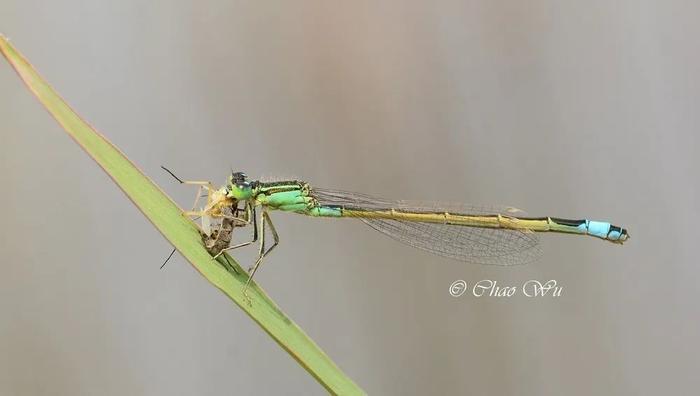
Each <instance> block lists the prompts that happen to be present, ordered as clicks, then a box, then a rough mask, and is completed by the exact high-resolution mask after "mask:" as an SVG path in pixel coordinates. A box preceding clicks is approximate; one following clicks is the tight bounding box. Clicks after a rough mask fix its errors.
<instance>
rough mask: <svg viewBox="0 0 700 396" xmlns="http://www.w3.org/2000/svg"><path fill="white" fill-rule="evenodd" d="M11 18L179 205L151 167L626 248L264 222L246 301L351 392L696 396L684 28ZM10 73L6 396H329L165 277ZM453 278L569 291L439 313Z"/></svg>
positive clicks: (693, 176) (312, 15)
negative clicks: (292, 334)
mask: <svg viewBox="0 0 700 396" xmlns="http://www.w3.org/2000/svg"><path fill="white" fill-rule="evenodd" d="M0 10H1V11H0V32H2V33H4V34H5V35H6V36H8V37H9V38H10V39H12V41H13V43H14V45H16V46H17V48H18V49H19V50H20V51H22V52H23V53H24V54H25V55H26V56H27V57H28V58H29V59H30V61H31V62H32V63H33V64H34V65H35V67H37V68H38V70H39V71H40V72H41V73H42V74H43V75H44V76H45V77H46V78H47V79H48V80H49V81H50V82H51V83H52V84H53V86H54V87H55V88H56V89H57V90H58V91H59V92H60V93H61V94H62V95H63V96H64V97H65V98H66V99H67V100H68V101H69V102H70V103H71V104H72V105H73V106H74V108H75V109H77V110H78V112H79V113H81V114H82V115H83V116H84V117H85V118H86V119H87V120H88V121H89V122H91V123H92V124H93V125H94V126H95V127H96V128H98V129H99V130H100V131H102V132H103V133H104V134H105V135H106V136H107V137H108V138H109V139H111V140H112V141H113V142H114V143H115V144H116V145H117V146H119V147H120V148H121V149H122V150H123V151H124V152H125V153H126V154H127V155H129V156H130V158H131V159H132V160H133V161H134V162H135V163H137V164H138V165H139V166H140V167H141V169H143V170H144V171H145V172H146V173H147V174H148V175H149V176H151V177H152V178H153V179H154V181H155V182H156V183H158V184H160V185H161V186H162V187H163V189H164V190H165V191H167V192H168V193H169V194H171V196H173V197H174V198H175V199H176V200H177V201H178V202H179V203H180V204H181V205H182V206H183V207H184V206H188V205H189V204H190V202H191V199H192V196H193V193H194V191H193V190H192V189H190V188H187V187H183V186H180V185H178V184H177V183H175V182H174V181H173V180H172V178H171V177H170V176H168V175H167V174H165V173H164V172H163V171H161V170H160V169H159V166H160V165H161V164H165V165H167V166H169V167H171V168H172V169H173V170H174V171H175V172H176V173H177V174H178V175H179V176H180V177H182V178H187V179H210V180H213V181H214V182H215V183H217V184H219V183H221V182H223V181H224V180H225V178H226V176H227V174H228V172H229V170H230V169H231V168H234V169H239V170H243V171H246V172H247V173H248V174H249V175H250V176H251V177H253V178H257V177H270V176H281V177H297V178H302V179H304V180H308V181H309V182H311V183H313V184H314V185H317V186H324V187H331V188H342V189H347V190H355V191H360V192H366V193H371V194H375V195H379V196H385V197H388V198H403V199H423V200H432V199H439V200H447V201H464V202H469V203H475V204H507V205H513V206H516V207H519V208H523V209H526V210H527V211H528V212H529V213H530V214H533V215H550V216H561V217H572V218H579V217H588V218H592V219H599V220H609V221H611V222H613V223H615V224H619V225H623V226H626V227H628V229H629V230H630V233H631V235H632V238H631V240H630V242H629V243H628V244H626V245H625V246H623V247H620V246H615V245H613V244H610V243H606V242H604V241H600V240H596V239H594V238H582V237H571V236H561V235H545V236H543V248H544V250H545V253H544V256H543V257H542V259H541V260H539V261H538V262H536V263H534V264H531V265H528V266H521V267H516V268H494V267H484V266H477V265H472V264H466V263H459V262H454V261H451V260H448V259H443V258H440V257H434V256H431V255H429V254H427V253H424V252H421V251H417V250H414V249H411V248H409V247H404V246H403V245H400V244H398V243H396V242H394V241H392V240H391V239H389V238H387V237H384V236H382V235H381V234H378V233H376V232H375V231H373V230H371V229H369V228H367V227H366V226H364V225H363V224H362V223H359V222H356V221H350V220H347V221H346V220H333V221H331V220H320V219H313V218H305V217H302V216H295V215H293V214H284V213H282V214H277V215H276V216H274V217H273V219H274V220H275V221H276V223H275V224H276V225H277V228H278V231H279V233H280V234H281V238H282V240H281V244H280V246H279V247H278V250H276V251H275V252H274V253H273V254H272V255H271V256H270V257H269V259H268V260H267V261H266V264H265V265H264V266H263V267H262V270H261V271H260V272H258V274H259V275H258V276H257V280H258V282H259V283H260V284H261V285H262V287H264V288H265V289H266V290H267V291H268V293H269V294H270V295H271V296H272V297H273V298H275V299H276V300H277V301H278V302H279V304H280V305H281V307H282V308H283V309H284V310H285V311H286V312H287V313H288V314H289V315H290V316H291V317H292V318H293V319H294V320H295V321H296V322H297V323H298V324H299V325H300V326H301V327H302V328H304V329H305V331H307V332H308V334H309V335H310V336H311V337H312V338H313V339H314V340H316V341H317V342H318V344H319V345H320V346H321V347H322V348H324V350H325V351H326V352H327V353H328V354H329V356H331V357H332V358H333V359H334V361H335V362H336V363H337V364H338V365H339V366H340V367H341V368H342V369H343V370H344V371H345V372H346V373H347V374H348V375H349V376H350V377H352V378H353V379H354V380H355V381H356V382H357V383H358V384H359V385H360V386H362V387H363V388H364V389H365V390H366V391H367V392H369V393H370V394H381V395H425V394H479V395H515V394H517V395H562V394H566V395H589V394H605V395H639V394H648V395H652V394H672V393H677V394H689V393H694V392H696V391H697V387H698V376H697V370H698V368H699V365H698V363H699V358H698V353H699V352H700V347H699V346H698V332H699V331H700V326H699V317H700V316H699V314H700V312H699V309H698V304H697V302H696V301H697V299H698V297H699V293H700V287H698V285H699V282H698V281H699V279H698V278H699V276H698V275H699V274H700V271H699V270H698V268H697V266H698V263H697V258H696V257H695V256H694V254H693V253H694V251H695V250H696V249H693V248H692V245H693V244H697V241H696V238H697V236H698V232H697V228H696V227H697V224H698V222H700V217H699V216H698V209H697V208H698V204H697V203H698V198H699V191H700V188H699V187H698V175H697V173H698V170H699V169H700V166H699V165H700V164H699V160H698V157H697V156H696V151H697V150H698V137H697V136H698V129H699V127H700V112H698V104H699V101H700V77H699V76H698V70H700V48H699V43H700V41H699V40H698V37H699V36H698V35H699V34H700V28H699V27H698V24H697V16H698V15H700V6H699V5H698V3H697V2H691V1H687V2H683V1H670V2H663V3H660V2H655V1H623V2H608V1H590V2H561V1H529V2H516V1H512V2H490V1H485V0H484V1H462V2H459V1H437V2H430V3H429V4H428V2H419V1H414V2H397V1H388V2H372V1H355V2H324V1H315V2H314V1H303V2H284V1H277V2H260V1H257V2H253V1H199V2H194V1H191V2H187V1H171V2H165V1H161V2H140V1H133V0H129V1H121V2H87V1H63V2H51V1H8V0H2V1H0ZM0 63H1V64H0V138H1V139H2V144H1V145H0V185H2V191H1V194H0V208H2V210H3V227H2V228H0V249H1V251H2V275H1V276H0V394H1V395H49V394H50V395H97V394H99V395H123V394H130V395H162V394H172V395H222V394H246V395H252V394H290V395H309V394H324V393H325V392H324V390H323V389H322V388H321V387H320V386H319V385H318V384H317V383H316V381H315V380H314V379H312V377H311V376H309V375H308V374H307V373H306V372H305V371H304V370H303V369H302V368H301V367H300V366H299V365H298V364H297V363H296V362H295V361H294V360H293V359H292V358H290V357H289V356H288V355H287V354H286V353H285V352H284V351H283V350H282V349H280V348H279V347H278V346H277V345H276V344H275V343H274V342H273V341H272V340H271V339H270V338H269V337H268V336H267V335H266V334H265V333H264V332H263V331H261V330H260V329H259V328H258V326H257V325H256V324H254V323H253V322H252V321H251V320H250V319H249V318H248V317H247V316H246V315H245V314H244V313H243V312H242V311H241V310H240V309H238V308H237V307H235V306H234V305H233V304H232V303H231V302H230V301H229V300H228V299H227V298H226V297H225V296H224V295H223V294H222V293H220V292H219V291H218V290H217V289H215V288H214V287H212V286H211V285H209V284H208V283H207V282H206V281H205V280H204V279H203V278H202V277H201V276H200V275H199V274H198V273H197V272H196V271H195V270H194V269H193V268H192V267H191V266H190V265H189V264H188V263H187V262H185V261H184V260H183V259H182V258H181V257H178V256H175V258H174V259H173V260H172V261H171V262H170V263H169V264H168V266H167V267H166V268H165V269H164V270H162V271H161V270H159V269H158V267H159V266H160V264H161V262H162V260H163V259H164V258H165V256H167V254H168V253H169V251H170V249H171V246H170V245H169V244H168V243H167V242H166V241H165V240H164V239H163V237H162V236H161V235H160V234H159V233H158V232H157V231H156V230H155V229H154V228H153V227H152V226H151V224H150V223H149V222H148V221H147V220H146V219H145V218H144V217H143V216H142V215H141V213H140V212H139V211H138V210H137V209H136V208H135V207H134V206H133V205H132V204H131V202H130V201H129V200H128V199H125V196H124V195H123V194H122V193H121V191H120V190H119V189H118V188H117V187H116V186H115V185H114V184H113V183H112V182H111V180H110V179H109V178H107V177H105V174H104V173H103V171H102V170H101V169H99V168H98V167H97V166H96V165H95V164H94V163H93V162H92V160H90V159H89V158H88V157H87V155H85V154H84V153H83V152H82V151H81V150H80V149H79V147H78V146H77V145H76V144H75V143H74V142H73V141H72V140H71V139H69V138H68V136H67V135H66V134H65V133H64V132H63V131H62V130H61V129H60V128H59V126H58V125H57V124H56V123H55V122H54V121H53V119H51V118H50V116H49V115H48V114H47V113H46V112H45V111H44V110H43V109H42V108H41V106H40V105H39V104H38V102H37V101H36V100H35V99H34V98H33V97H32V96H31V95H30V94H29V92H28V91H27V90H26V89H25V88H24V86H23V85H22V84H21V82H20V81H19V79H18V78H17V76H16V75H15V73H14V72H13V71H12V70H11V69H10V67H9V66H8V65H7V63H6V62H5V61H4V60H3V61H2V62H0ZM273 215H274V213H273ZM244 237H245V238H247V235H240V238H241V239H243V238H244ZM254 251H255V248H251V249H249V250H247V251H241V252H237V253H236V256H237V257H238V258H239V260H240V261H241V263H243V265H244V266H247V264H248V263H250V262H251V261H252V259H253V256H254ZM458 279H463V280H465V281H467V283H468V285H469V287H471V286H472V285H473V284H474V283H475V282H477V281H479V280H482V279H491V280H496V281H497V282H498V283H499V284H501V285H515V286H518V287H519V286H520V285H521V284H522V283H523V282H525V281H527V280H529V279H539V280H543V281H545V280H549V279H555V280H557V282H558V283H559V285H560V286H563V288H564V289H563V293H562V296H561V297H559V298H544V299H528V298H525V297H523V296H522V295H520V294H518V295H517V296H514V297H511V298H507V299H498V298H475V297H473V296H470V295H469V294H465V295H463V296H462V297H460V298H454V297H451V296H450V295H449V293H448V288H449V286H450V284H451V283H452V282H453V281H455V280H458Z"/></svg>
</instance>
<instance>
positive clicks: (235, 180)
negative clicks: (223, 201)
mask: <svg viewBox="0 0 700 396" xmlns="http://www.w3.org/2000/svg"><path fill="white" fill-rule="evenodd" d="M226 189H227V190H228V194H227V196H228V197H229V198H233V199H236V200H238V201H244V200H246V199H249V198H250V197H251V196H252V195H253V188H252V186H251V185H250V182H248V180H247V177H246V174H245V173H243V172H231V176H229V178H228V185H227V186H226Z"/></svg>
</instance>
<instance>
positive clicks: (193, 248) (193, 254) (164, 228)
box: [0, 35, 364, 394]
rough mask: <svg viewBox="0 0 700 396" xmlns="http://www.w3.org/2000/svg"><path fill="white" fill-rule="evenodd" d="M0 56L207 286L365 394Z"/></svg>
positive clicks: (40, 85)
mask: <svg viewBox="0 0 700 396" xmlns="http://www.w3.org/2000/svg"><path fill="white" fill-rule="evenodd" d="M0 51H2V54H3V55H4V56H5V58H7V60H8V61H9V62H10V64H11V65H12V67H14V69H15V71H16V72H17V74H19V76H20V78H21V79H22V80H23V81H24V83H25V84H26V85H27V87H28V88H29V90H30V91H32V93H34V95H35V96H36V97H37V98H38V99H39V101H40V102H41V103H42V104H43V105H44V107H45V108H46V109H47V110H48V111H49V113H50V114H51V115H52V116H53V117H54V118H55V119H56V121H58V123H59V124H61V126H62V127H63V128H64V129H65V130H66V132H68V135H70V137H72V138H73V140H75V141H76V143H78V144H79V145H80V146H81V147H82V148H83V149H84V150H85V151H86V152H87V153H88V154H89V155H90V156H91V157H92V158H93V159H94V160H95V161H96V162H97V163H98V164H99V165H100V166H101V167H102V169H104V170H105V172H107V174H108V175H109V176H110V177H111V178H112V180H114V182H115V183H117V185H118V186H119V187H120V188H121V189H122V190H123V191H124V193H126V195H127V196H128V197H129V199H131V201H132V202H133V203H134V204H135V205H136V206H137V207H138V208H139V209H140V210H141V212H143V214H144V215H145V216H146V217H147V218H148V219H149V220H150V221H151V223H153V225H154V226H155V227H156V228H157V229H158V231H160V232H161V233H162V234H163V236H164V237H165V238H166V239H167V240H168V241H170V243H172V244H173V246H174V247H175V248H177V250H178V251H180V253H181V254H182V255H183V256H184V257H185V258H186V259H187V260H188V261H189V262H190V263H192V265H193V266H194V267H195V268H196V269H197V270H198V271H199V272H200V273H201V274H202V275H203V276H204V277H205V278H206V279H207V280H208V281H209V282H211V283H212V284H213V285H214V286H216V287H218V288H219V289H220V290H221V291H223V292H224V293H225V294H226V295H227V296H229V297H230V298H231V299H232V300H233V301H234V302H235V303H236V304H237V305H238V306H239V307H241V308H242V309H243V310H244V311H245V312H246V313H247V314H248V315H249V316H250V317H251V318H252V319H253V320H254V321H255V322H256V323H258V324H259V325H260V327H261V328H262V329H263V330H265V332H267V333H268V334H269V335H270V336H271V337H272V338H273V339H274V340H275V341H276V342H277V343H278V344H279V345H280V346H281V347H282V348H284V350H286V351H287V352H288V353H289V354H290V355H291V356H292V357H293V358H294V359H296V361H297V362H299V364H301V365H302V367H304V368H305V369H306V370H307V371H308V372H309V373H310V374H311V375H312V376H313V377H314V378H316V379H317V380H318V382H320V383H321V385H323V386H324V387H325V388H326V389H327V390H328V391H329V392H331V393H335V394H363V393H364V392H363V391H362V389H360V388H359V387H358V386H357V385H356V384H355V383H354V382H353V381H352V380H351V379H350V378H349V377H348V376H346V375H345V374H344V373H343V372H342V371H341V370H340V369H339V368H338V367H337V366H336V365H335V364H334V363H333V361H332V360H331V359H330V358H329V357H328V356H327V355H326V354H325V353H324V352H323V351H322V350H321V349H320V348H319V347H318V346H317V345H316V344H315V343H314V342H313V340H311V339H310V338H309V337H308V336H307V335H306V334H304V332H303V331H302V330H301V329H300V328H299V326H297V325H296V324H295V323H294V322H292V320H291V319H289V318H288V317H287V316H286V315H285V314H284V313H283V312H282V311H281V310H280V309H279V308H278V307H277V305H276V304H275V303H274V302H273V301H272V300H271V299H270V298H269V297H268V296H267V294H265V293H264V292H263V290H262V289H260V288H259V287H258V286H257V285H255V284H254V283H253V285H252V287H251V289H250V290H249V294H250V296H251V298H252V306H250V305H248V303H247V301H246V299H245V298H244V296H243V294H242V291H243V285H244V283H245V281H246V279H247V275H245V272H244V271H243V270H242V269H241V268H240V266H238V264H237V263H235V261H233V259H231V258H229V260H230V261H231V262H232V263H233V264H234V266H235V267H236V268H237V270H238V272H239V273H240V274H239V275H232V274H230V273H229V272H228V271H226V270H225V269H224V268H222V267H221V266H220V265H219V264H218V263H217V262H216V261H214V260H212V258H211V256H210V255H209V253H207V251H206V250H205V249H204V246H203V245H202V241H201V238H200V235H199V232H198V229H197V227H196V226H195V224H194V223H193V222H192V221H190V220H189V219H188V218H186V217H185V216H183V214H182V210H181V209H180V208H179V207H178V206H177V204H175V203H174V202H173V201H172V200H171V199H170V198H169V197H168V196H167V195H165V194H164V193H163V192H162V191H161V190H160V189H159V188H158V186H156V185H155V184H154V183H153V182H152V181H151V180H150V179H149V178H148V177H146V176H145V175H144V174H143V173H142V172H141V171H140V170H139V169H138V168H137V167H136V166H135V165H134V164H133V163H132V162H131V161H129V159H128V158H127V157H126V156H125V155H124V154H123V153H122V152H121V151H119V149H118V148H117V147H115V146H114V145H113V144H112V143H110V142H109V141H108V140H107V139H106V138H105V137H104V136H102V135H101V134H100V133H98V132H97V131H96V130H95V129H94V128H92V127H91V126H90V125H89V124H87V123H86V122H85V121H83V120H82V119H81V118H80V116H78V114H77V113H76V112H75V111H73V110H72V109H71V108H70V106H68V104H67V103H66V102H65V101H64V100H63V99H62V98H61V97H60V96H59V95H58V93H56V92H55V91H54V90H53V89H52V88H51V87H50V86H49V84H48V83H47V82H46V81H44V79H43V78H42V77H41V76H40V75H39V74H38V73H37V72H36V70H34V68H33V67H32V65H31V64H29V62H28V61H27V60H26V59H25V58H24V57H23V56H22V55H21V54H20V53H19V52H18V51H17V50H16V49H15V48H14V47H13V46H12V45H11V44H10V43H9V42H8V41H7V40H6V39H5V38H4V37H3V36H2V35H0Z"/></svg>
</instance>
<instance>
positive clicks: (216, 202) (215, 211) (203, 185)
mask: <svg viewBox="0 0 700 396" xmlns="http://www.w3.org/2000/svg"><path fill="white" fill-rule="evenodd" d="M164 169H165V168H164ZM166 171H167V169H166ZM168 172H169V173H170V174H171V175H172V172H170V171H168ZM173 176H174V177H176V176H175V175H173ZM176 179H178V180H179V181H180V182H181V183H185V184H193V185H199V191H198V193H197V195H198V199H199V197H200V195H201V193H202V192H203V191H206V192H207V194H206V197H207V203H206V205H205V206H204V207H202V208H201V209H200V210H194V209H193V210H192V211H189V212H186V214H187V215H190V216H201V218H202V220H203V225H204V224H205V223H204V220H205V219H207V220H206V221H207V222H208V221H210V220H217V221H218V220H220V221H221V227H220V231H219V232H218V233H216V235H215V236H213V235H214V234H207V236H206V237H204V243H205V245H207V246H209V245H211V249H213V250H210V253H212V255H215V257H217V256H218V255H220V254H221V253H222V252H223V251H226V250H232V249H237V248H239V247H243V246H246V245H249V244H252V243H254V242H256V241H257V240H258V239H259V240H260V246H259V250H258V258H257V260H256V261H255V263H254V264H253V266H252V267H251V268H250V270H249V277H248V281H247V282H246V285H245V288H244V294H245V295H246V296H247V294H246V292H247V290H248V286H249V285H250V282H251V280H252V278H253V276H254V275H255V272H256V271H257V269H258V268H259V266H260V265H261V263H262V261H263V259H264V258H265V256H267V255H268V254H269V253H270V252H271V251H272V250H273V249H274V248H275V247H276V246H277V245H278V243H279V236H278V235H277V231H276V230H275V226H274V225H273V223H272V220H271V218H270V214H269V212H271V211H274V210H277V211H282V212H292V213H297V214H303V215H307V216H311V217H328V218H354V219H359V220H361V221H362V222H364V223H365V224H367V225H369V226H370V227H372V228H374V229H375V230H377V231H379V232H381V233H383V234H386V235H388V236H390V237H392V238H393V239H396V240H398V241H399V242H402V243H404V244H407V245H410V246H413V247H416V248H418V249H422V250H425V251H428V252H430V253H434V254H437V255H440V256H445V257H449V258H452V259H456V260H460V261H466V262H472V263H479V264H496V265H515V264H524V263H527V262H530V261H533V260H534V259H536V258H537V257H539V254H540V249H539V238H538V236H537V234H538V233H543V232H555V233H566V234H575V235H589V236H593V237H596V238H599V239H603V240H606V241H609V242H613V243H615V244H622V243H624V242H625V241H626V240H627V239H628V238H629V234H628V233H627V230H626V229H624V228H622V227H618V226H615V225H612V224H610V223H608V222H604V221H594V220H587V219H581V220H571V219H564V218H558V217H527V216H526V215H525V214H524V212H522V211H519V210H517V209H514V208H510V207H479V206H471V205H464V204H448V203H443V202H412V201H394V200H387V199H383V198H377V197H373V196H370V195H365V194H359V193H353V192H348V191H340V190H330V189H323V188H315V187H312V186H311V185H309V184H308V183H306V182H304V181H300V180H285V181H275V182H262V181H258V180H253V181H249V180H248V179H247V177H246V175H245V174H244V173H241V172H232V173H231V174H230V175H229V177H228V180H227V182H226V184H225V185H223V186H222V187H219V188H215V187H214V186H213V185H212V184H211V183H210V182H205V181H182V180H180V179H179V178H177V177H176ZM197 202H198V201H195V205H194V207H197ZM239 205H242V207H240V208H239ZM258 208H259V211H260V214H259V215H257V213H256V212H257V209H258ZM226 219H230V220H231V222H232V223H228V222H226V221H225V220H226ZM256 219H257V220H256ZM224 223H226V225H225V226H224ZM251 223H252V224H253V239H252V240H251V241H249V242H245V243H242V244H238V245H235V246H227V247H225V248H224V247H223V246H224V245H227V244H228V243H230V241H231V236H230V235H231V234H232V233H233V230H234V229H235V228H236V227H239V226H240V227H244V226H247V225H249V224H251ZM202 228H203V229H206V227H204V226H203V227H202ZM268 228H269V230H270V233H271V234H272V237H273V243H272V245H271V246H269V247H266V244H265V242H266V241H265V234H266V231H267V229H268ZM208 249H209V247H208ZM217 250H218V253H216V252H217Z"/></svg>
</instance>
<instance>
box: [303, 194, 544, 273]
mask: <svg viewBox="0 0 700 396" xmlns="http://www.w3.org/2000/svg"><path fill="white" fill-rule="evenodd" d="M311 194H312V196H313V197H315V198H316V199H317V200H318V202H319V203H320V204H321V205H333V206H339V207H343V208H348V209H364V210H388V209H396V210H401V211H410V212H419V213H420V212H426V213H432V212H440V213H442V212H449V213H453V214H457V213H459V214H474V215H495V214H500V215H502V216H524V215H525V213H524V212H523V211H520V210H518V209H515V208H510V207H502V206H472V205H464V204H454V203H443V202H418V201H392V200H387V199H383V198H377V197H372V196H369V195H365V194H358V193H353V192H347V191H339V190H327V189H316V188H314V189H313V190H312V191H311ZM360 220H362V221H363V222H364V223H366V224H367V225H369V226H370V227H372V228H374V229H375V230H377V231H379V232H381V233H383V234H386V235H388V236H390V237H392V238H394V239H396V240H397V241H399V242H402V243H405V244H406V245H409V246H413V247H415V248H418V249H422V250H425V251H428V252H430V253H434V254H437V255H440V256H445V257H450V258H453V259H456V260H460V261H466V262H471V263H478V264H489V265H518V264H526V263H528V262H531V261H534V260H535V259H537V258H538V257H539V256H540V254H541V250H540V247H539V238H538V237H537V235H536V234H535V233H534V232H532V231H528V230H510V229H501V228H482V227H469V226H460V225H454V224H440V223H424V222H414V221H403V220H390V219H365V218H360Z"/></svg>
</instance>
